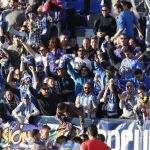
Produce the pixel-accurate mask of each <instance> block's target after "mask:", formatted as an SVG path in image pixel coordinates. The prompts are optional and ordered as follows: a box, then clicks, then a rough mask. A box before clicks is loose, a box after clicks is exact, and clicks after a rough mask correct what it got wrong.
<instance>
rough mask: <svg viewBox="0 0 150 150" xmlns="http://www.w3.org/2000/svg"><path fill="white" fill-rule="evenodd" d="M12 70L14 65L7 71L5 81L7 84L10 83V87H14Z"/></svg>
mask: <svg viewBox="0 0 150 150" xmlns="http://www.w3.org/2000/svg"><path fill="white" fill-rule="evenodd" d="M14 70H15V68H14V67H10V69H9V73H8V76H7V83H8V85H10V86H11V87H13V88H16V84H15V82H13V81H12V79H13V74H14Z"/></svg>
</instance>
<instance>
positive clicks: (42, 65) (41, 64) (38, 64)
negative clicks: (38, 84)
mask: <svg viewBox="0 0 150 150" xmlns="http://www.w3.org/2000/svg"><path fill="white" fill-rule="evenodd" d="M36 66H37V67H44V64H43V62H42V61H39V62H37V63H36Z"/></svg>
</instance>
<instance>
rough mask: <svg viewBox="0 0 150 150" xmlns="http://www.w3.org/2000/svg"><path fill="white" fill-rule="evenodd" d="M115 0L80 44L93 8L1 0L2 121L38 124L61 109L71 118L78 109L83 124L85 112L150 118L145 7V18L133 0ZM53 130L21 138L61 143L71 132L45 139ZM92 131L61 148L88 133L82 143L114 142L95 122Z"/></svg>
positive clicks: (61, 116)
mask: <svg viewBox="0 0 150 150" xmlns="http://www.w3.org/2000/svg"><path fill="white" fill-rule="evenodd" d="M142 2H143V3H141V4H140V5H143V4H144V1H142ZM143 7H144V5H143ZM109 8H110V6H108V4H107V5H106V3H105V1H104V4H103V5H102V6H101V13H100V12H99V13H100V14H99V16H98V17H97V19H96V20H95V23H94V26H93V33H94V36H92V37H84V39H83V41H82V46H79V45H78V42H77V34H76V27H77V26H80V25H86V24H87V21H88V20H86V19H85V16H86V15H87V12H84V11H82V12H76V11H75V10H74V9H73V8H65V7H63V4H62V3H61V1H60V0H59V1H57V0H47V1H42V0H41V1H40V0H39V1H38V0H37V1H34V0H33V1H30V0H29V1H28V0H1V12H0V122H1V123H3V122H7V121H8V122H11V121H18V122H19V123H20V124H24V123H31V124H33V123H34V119H35V118H36V117H37V116H56V118H57V119H58V121H59V122H60V123H64V122H70V120H71V119H72V118H73V117H79V119H80V125H81V128H82V129H84V119H85V118H89V119H94V118H122V119H137V120H138V122H139V124H140V125H143V123H144V121H145V120H147V119H149V115H150V101H149V96H150V51H149V49H147V48H146V43H145V32H146V25H145V26H144V23H142V26H141V24H140V23H141V22H144V21H145V20H144V19H145V14H144V16H140V20H139V19H138V18H137V16H136V15H135V14H134V12H133V11H132V8H133V7H132V4H131V2H130V1H124V0H123V1H118V2H117V3H116V4H115V5H114V6H113V9H112V11H111V10H110V9H109ZM144 9H146V8H145V7H144ZM140 10H141V9H140ZM111 12H112V13H113V14H115V16H116V17H114V15H112V14H111ZM144 12H146V10H145V11H144ZM142 14H143V13H142ZM88 15H89V12H88ZM139 15H141V14H140V13H139ZM45 132H47V133H45ZM49 132H50V128H49V127H48V126H43V127H42V128H41V130H40V131H39V130H32V131H31V132H29V137H30V139H31V140H29V141H24V142H22V143H21V144H20V146H21V147H23V148H26V149H39V148H40V149H48V148H49V147H51V149H52V150H54V149H59V148H60V147H61V145H62V144H63V143H65V142H66V141H67V140H68V139H67V138H66V137H65V136H60V137H59V138H57V139H56V141H55V143H53V144H54V145H53V144H52V143H51V142H50V141H47V140H46V142H45V140H43V139H45V137H44V138H42V135H43V134H47V136H48V134H49ZM87 133H88V136H89V137H88V136H87V134H84V135H82V137H75V138H74V139H73V140H72V141H69V142H67V143H65V144H63V145H62V146H63V147H62V148H60V150H62V149H63V148H64V149H65V148H67V146H68V145H69V146H70V148H71V147H72V148H73V147H74V146H75V147H76V149H80V148H79V147H80V144H81V143H82V142H84V141H86V140H88V138H89V141H87V142H84V143H83V144H81V150H89V148H88V147H90V146H91V145H92V146H93V145H95V146H102V147H103V146H104V148H103V150H105V149H106V150H107V149H110V148H109V147H107V146H106V145H105V144H104V143H103V142H101V141H102V140H103V137H102V135H100V136H98V135H97V134H98V132H97V128H96V127H95V126H94V125H91V126H90V127H88V129H87ZM40 134H41V137H40V136H39V135H40ZM96 137H97V138H96ZM40 138H41V139H40ZM82 138H83V140H82ZM46 139H48V138H47V137H46ZM84 139H85V140H84ZM99 139H101V140H99ZM33 143H35V145H34V144H33ZM37 145H41V147H39V146H37ZM42 146H43V147H42ZM92 149H93V150H96V149H94V147H92V148H90V150H92Z"/></svg>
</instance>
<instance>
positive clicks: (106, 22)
mask: <svg viewBox="0 0 150 150" xmlns="http://www.w3.org/2000/svg"><path fill="white" fill-rule="evenodd" d="M101 29H102V30H104V31H106V35H109V36H110V37H112V36H113V35H114V34H115V33H116V29H117V24H116V20H115V18H114V17H113V16H111V15H109V14H108V16H106V17H104V16H103V15H100V17H99V18H98V19H97V20H96V22H95V25H94V33H95V34H96V33H97V32H98V31H100V30H101Z"/></svg>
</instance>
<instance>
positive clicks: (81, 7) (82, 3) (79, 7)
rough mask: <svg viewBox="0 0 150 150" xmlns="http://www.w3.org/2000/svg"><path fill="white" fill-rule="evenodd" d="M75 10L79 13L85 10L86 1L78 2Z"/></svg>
mask: <svg viewBox="0 0 150 150" xmlns="http://www.w3.org/2000/svg"><path fill="white" fill-rule="evenodd" d="M75 9H76V11H77V12H80V11H81V10H84V0H76V3H75Z"/></svg>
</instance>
